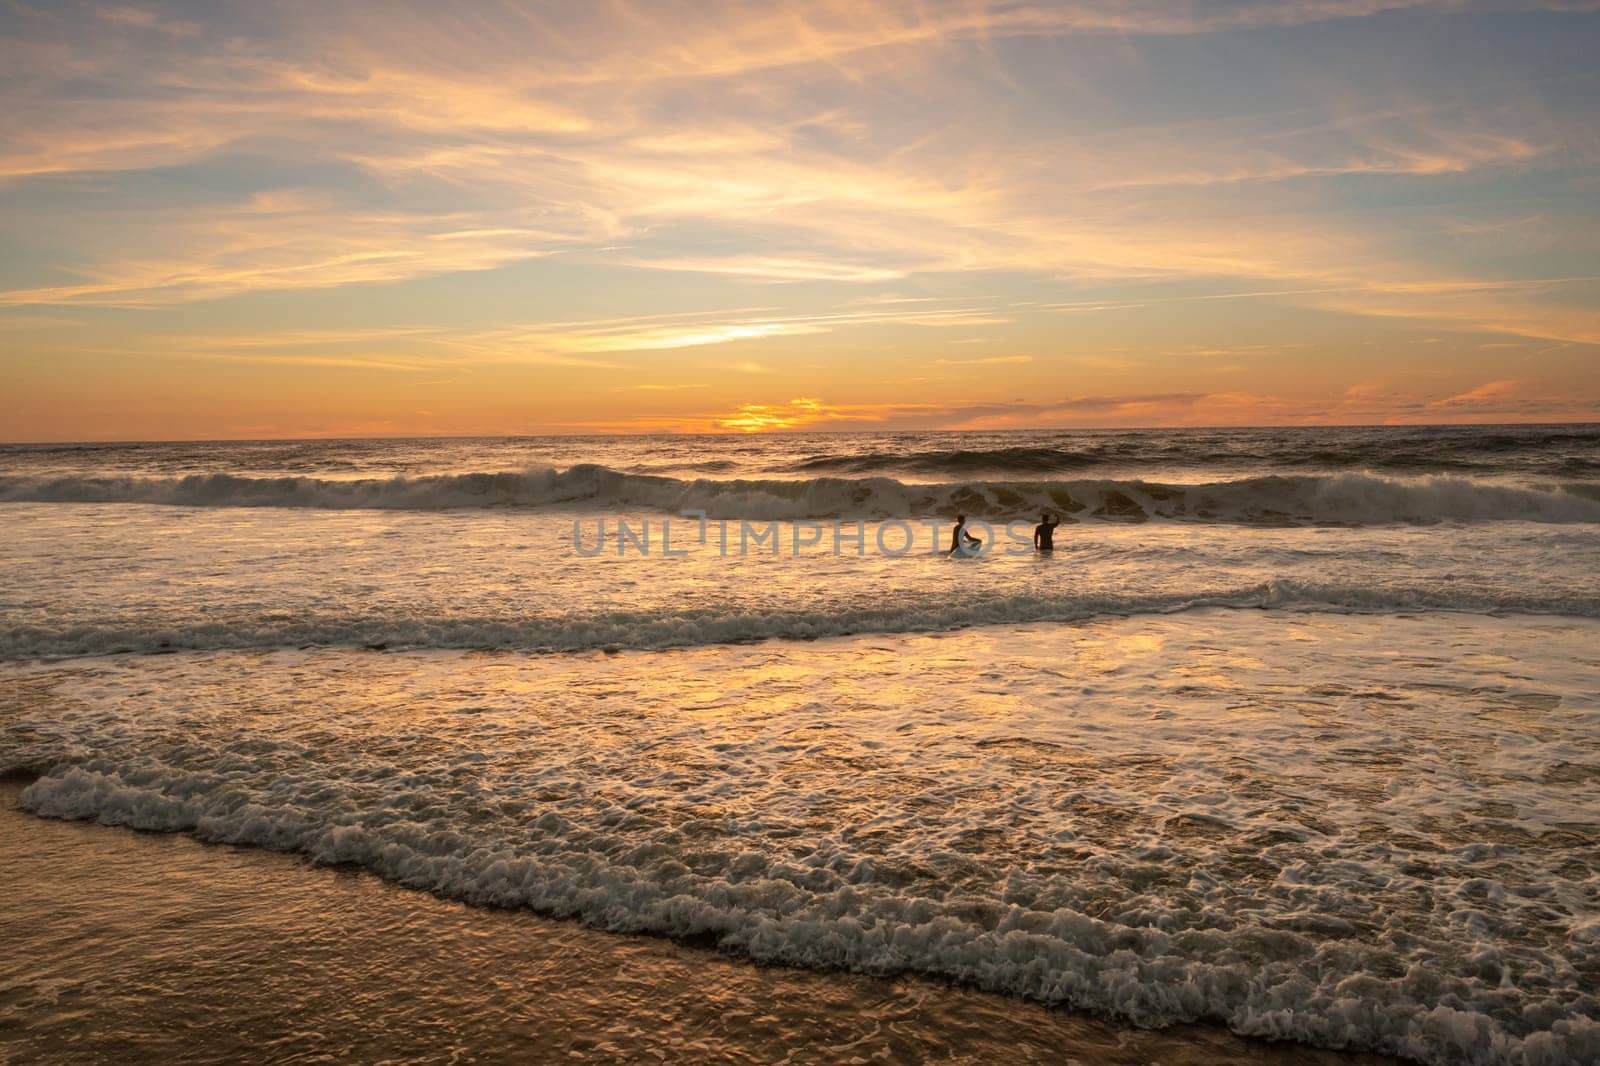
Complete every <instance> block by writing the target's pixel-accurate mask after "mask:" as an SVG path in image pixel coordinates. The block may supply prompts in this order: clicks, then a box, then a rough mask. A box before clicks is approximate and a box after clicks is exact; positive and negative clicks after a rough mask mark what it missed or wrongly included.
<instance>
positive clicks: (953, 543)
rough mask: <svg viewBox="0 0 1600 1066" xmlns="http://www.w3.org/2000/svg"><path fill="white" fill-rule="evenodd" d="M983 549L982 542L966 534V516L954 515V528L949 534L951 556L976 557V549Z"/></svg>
mask: <svg viewBox="0 0 1600 1066" xmlns="http://www.w3.org/2000/svg"><path fill="white" fill-rule="evenodd" d="M981 547H983V541H981V540H979V539H978V538H977V537H974V536H973V535H972V534H971V533H968V532H967V516H966V515H964V514H958V515H956V528H955V530H954V531H953V532H952V533H951V534H950V554H951V555H977V554H978V549H979V548H981Z"/></svg>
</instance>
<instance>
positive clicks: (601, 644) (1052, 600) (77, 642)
mask: <svg viewBox="0 0 1600 1066" xmlns="http://www.w3.org/2000/svg"><path fill="white" fill-rule="evenodd" d="M1213 607H1214V608H1233V609H1252V608H1270V609H1274V610H1287V611H1332V612H1346V613H1352V614H1385V613H1394V612H1404V611H1456V612H1462V613H1476V614H1542V615H1562V616H1567V617H1589V618H1600V598H1596V597H1594V596H1592V595H1584V594H1581V593H1549V592H1547V593H1537V592H1534V593H1524V594H1496V593H1489V592H1467V591H1462V590H1450V589H1439V588H1430V587H1427V586H1424V585H1418V586H1411V587H1406V586H1394V587H1387V588H1381V589H1380V588H1365V587H1360V586H1355V585H1344V584H1337V583H1329V584H1316V583H1311V582H1303V581H1290V580H1283V579H1279V580H1273V581H1267V582H1262V583H1259V584H1254V585H1242V586H1237V587H1231V588H1230V587H1218V588H1212V589H1201V590H1195V591H1185V592H1171V593H1153V594H1145V595H1118V594H1115V593H1089V594H1083V593H1076V594H1071V593H1069V594H1065V595H1057V596H995V597H987V598H980V599H976V600H970V601H967V600H963V601H959V602H953V601H950V600H945V599H938V600H928V601H923V602H911V603H906V602H900V603H896V604H894V605H892V606H884V607H878V608H862V607H856V608H846V609H842V610H832V611H828V610H783V609H773V610H750V609H743V610H730V609H728V608H726V607H715V606H710V607H705V608H690V609H676V610H672V609H669V610H657V611H646V610H639V611H609V612H599V613H595V614H585V615H554V616H551V615H545V616H540V615H521V616H517V615H503V616H494V615H454V616H450V615H446V616H431V617H429V616H416V615H410V616H394V615H383V614H307V615H299V616H295V615H288V614H282V613H275V614H269V615H265V616H259V617H253V618H241V619H230V620H227V621H198V620H193V619H182V620H174V621H172V622H170V623H162V622H160V621H150V622H140V623H132V622H129V621H127V620H107V621H105V622H101V623H94V622H90V623H84V622H73V623H69V624H65V625H60V626H51V625H16V624H13V625H9V626H0V660H5V659H34V658H57V657H70V656H84V655H107V654H121V653H146V654H148V653H159V652H172V651H218V650H238V649H251V648H286V647H355V648H377V649H406V648H444V649H457V650H515V651H527V652H545V653H549V652H578V651H596V650H604V651H620V650H654V649H661V648H674V647H687V646H694V645H704V644H732V643H742V642H749V641H759V640H772V639H785V640H815V639H819V638H823V637H838V636H849V635H851V634H858V633H920V632H942V631H945V630H951V629H962V628H967V627H971V626H986V625H1005V624H1009V623H1026V622H1076V621H1084V620H1087V619H1092V618H1101V617H1119V616H1129V615H1141V614H1170V613H1175V612H1179V611H1189V610H1197V609H1201V608H1213Z"/></svg>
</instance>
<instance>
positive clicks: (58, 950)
mask: <svg viewBox="0 0 1600 1066" xmlns="http://www.w3.org/2000/svg"><path fill="white" fill-rule="evenodd" d="M20 793H21V786H20V785H19V784H18V783H17V782H16V780H15V778H13V779H12V780H11V781H10V782H8V783H6V784H5V785H3V786H0V854H4V856H5V858H6V862H5V863H3V864H0V867H3V871H4V872H0V898H4V899H5V900H6V903H5V905H4V908H5V910H6V911H7V912H9V913H8V915H7V917H8V924H9V925H12V926H13V927H14V928H16V929H20V930H25V932H24V933H23V934H22V935H20V936H15V937H13V938H12V940H13V944H12V945H11V948H12V950H11V951H10V952H9V955H8V958H7V959H6V960H5V961H4V962H3V963H0V1059H6V1060H9V1059H12V1058H15V1059H17V1060H28V1061H66V1060H69V1059H70V1060H73V1061H84V1060H101V1059H109V1058H126V1057H130V1056H139V1057H145V1058H150V1059H156V1058H166V1059H182V1060H184V1061H219V1060H224V1059H233V1058H238V1057H240V1056H245V1055H250V1056H254V1057H258V1058H262V1059H268V1060H272V1061H309V1060H311V1059H314V1058H320V1057H323V1056H330V1055H339V1056H356V1057H360V1058H367V1059H373V1058H383V1057H405V1058H447V1057H452V1056H454V1057H457V1058H460V1059H463V1060H466V1061H507V1060H511V1059H520V1060H523V1061H528V1060H537V1061H555V1060H558V1059H559V1060H562V1061H573V1060H582V1059H585V1058H599V1057H605V1058H607V1059H613V1060H615V1059H619V1058H620V1059H627V1060H651V1061H678V1060H682V1059H687V1058H692V1059H693V1060H695V1061H699V1062H760V1061H777V1060H781V1059H785V1058H787V1059H788V1060H789V1061H817V1060H821V1059H838V1058H839V1057H841V1056H845V1057H859V1059H860V1060H861V1061H915V1060H919V1059H931V1058H940V1059H943V1060H945V1061H958V1062H959V1061H971V1062H979V1061H994V1060H995V1059H996V1057H997V1056H998V1057H1004V1058H1005V1059H1006V1060H1008V1061H1015V1062H1035V1061H1037V1062H1043V1061H1062V1060H1063V1059H1065V1060H1067V1061H1071V1060H1073V1059H1081V1060H1082V1061H1093V1062H1098V1063H1111V1064H1115V1063H1141V1062H1153V1061H1159V1062H1163V1063H1187V1064H1197V1066H1198V1064H1211V1063H1224V1062H1251V1063H1272V1064H1279V1063H1281V1064H1288V1063H1319V1064H1326V1066H1335V1064H1346V1066H1378V1064H1381V1063H1397V1062H1400V1061H1403V1060H1397V1059H1392V1058H1388V1057H1384V1056H1378V1055H1370V1054H1358V1053H1346V1052H1338V1051H1330V1050H1321V1049H1313V1048H1310V1047H1305V1046H1301V1045H1297V1044H1286V1043H1276V1042H1270V1043H1269V1042H1265V1041H1259V1040H1251V1039H1247V1038H1241V1037H1238V1036H1235V1035H1233V1034H1231V1033H1229V1032H1227V1031H1225V1030H1222V1029H1220V1028H1216V1027H1211V1026H1196V1025H1189V1026H1181V1027H1176V1028H1172V1029H1164V1030H1141V1029H1137V1028H1134V1027H1132V1026H1129V1025H1123V1024H1119V1023H1115V1022H1110V1021H1104V1020H1101V1019H1098V1018H1095V1017H1092V1016H1088V1015H1082V1014H1077V1013H1069V1012H1064V1011H1060V1010H1055V1009H1051V1008H1047V1007H1043V1006H1041V1005H1038V1004H1034V1003H1029V1002H1025V1001H1022V1000H1013V999H1008V998H1006V997H1003V996H998V995H993V994H989V993H983V992H976V991H972V990H969V989H964V988H960V987H957V986H953V985H947V984H944V983H940V982H936V981H932V980H928V979H925V978H920V977H914V976H910V975H903V976H900V977H895V978H877V977H867V976H862V975H857V974H847V973H837V972H835V973H822V972H812V971H807V970H791V969H787V968H782V967H767V966H759V965H757V964H755V963H752V962H749V961H746V960H742V959H738V958H734V957H730V956H725V955H722V954H719V953H717V952H715V951H713V950H709V949H707V948H703V947H694V946H690V945H686V944H682V943H679V942H676V941H673V940H668V939H664V938H655V937H632V936H618V935H614V934H609V933H603V932H598V931H595V930H591V929H588V928H585V927H584V926H582V925H580V924H578V923H577V922H574V921H560V920H554V919H549V918H543V917H540V916H538V915H536V914H533V913H531V912H529V911H524V910H495V909H486V908H481V907H472V906H468V905H465V904H461V903H456V902H453V901H448V900H443V899H439V898H437V897H435V896H432V895H429V894H427V893H423V892H417V891H413V890H408V889H404V888H400V887H398V886H395V885H392V884H389V883H387V882H385V881H383V880H381V879H380V878H378V877H376V876H374V875H372V874H371V873H368V872H366V871H362V870H358V869H352V868H344V867H319V866H314V865H312V864H311V863H309V862H308V861H306V860H304V859H303V858H300V857H297V856H294V855H289V854H284V853H279V852H273V851H268V850H264V849H258V848H248V847H238V846H231V845H211V844H203V843H201V842H199V841H196V840H194V839H192V838H191V837H189V836H187V835H186V834H164V833H144V832H130V831H128V830H125V829H120V828H113V827H106V826H100V825H95V824H91V823H79V822H61V821H54V820H50V819H45V818H39V817H36V816H34V815H32V814H29V813H28V812H26V811H24V810H22V809H21V808H20V807H19V805H18V797H19V795H20ZM846 1052H848V1055H846Z"/></svg>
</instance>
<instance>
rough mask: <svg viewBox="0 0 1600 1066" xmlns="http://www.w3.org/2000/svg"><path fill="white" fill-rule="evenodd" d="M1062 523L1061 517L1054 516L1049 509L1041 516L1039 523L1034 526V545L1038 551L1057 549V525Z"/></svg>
mask: <svg viewBox="0 0 1600 1066" xmlns="http://www.w3.org/2000/svg"><path fill="white" fill-rule="evenodd" d="M1060 524H1061V519H1059V518H1055V517H1052V516H1051V514H1050V512H1049V511H1046V512H1045V513H1044V514H1042V515H1040V516H1039V524H1038V525H1036V526H1034V527H1033V547H1034V549H1035V550H1036V551H1042V552H1050V551H1055V550H1056V539H1055V538H1056V527H1057V526H1059V525H1060Z"/></svg>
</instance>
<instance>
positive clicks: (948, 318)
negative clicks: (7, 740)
mask: <svg viewBox="0 0 1600 1066" xmlns="http://www.w3.org/2000/svg"><path fill="white" fill-rule="evenodd" d="M1597 55H1600V0H1597V2H1589V0H1562V2H1550V3H1538V2H1527V3H1471V2H1452V3H1436V2H1420V0H1418V2H1409V0H1273V2H1261V3H1254V2H1242V3H1223V2H1193V3H1184V2H1181V0H1165V2H1137V0H1135V2H1127V3H1076V2H1068V0H1063V2H1059V3H1032V2H1026V0H997V2H977V0H974V2H955V0H951V2H944V0H920V2H888V0H881V2H880V0H851V2H847V3H780V2H770V3H757V2H749V3H723V2H719V0H696V2H689V3H678V2H675V0H649V2H637V3H636V2H632V0H584V2H569V0H553V2H546V3H533V2H524V3H510V2H470V0H465V2H462V3H456V4H450V5H443V4H436V3H432V2H426V3H407V2H403V0H388V2H384V3H371V4H368V3H360V2H353V3H337V4H333V3H328V2H326V0H319V2H316V3H300V2H294V0H289V2H283V3H259V2H250V3H229V2H223V0H218V2H204V3H142V2H134V3H127V4H92V3H72V2H59V3H42V2H21V0H0V249H3V254H0V380H3V382H4V384H3V387H0V394H3V396H4V403H3V405H0V439H4V440H10V441H28V440H41V441H43V440H119V439H142V440H149V439H191V438H199V439H221V438H281V437H305V436H309V437H321V436H387V435H435V434H438V435H444V434H485V435H488V434H538V433H610V432H658V431H673V432H680V431H688V432H718V431H727V432H750V431H760V430H780V429H811V430H816V429H841V430H850V429H877V430H885V429H900V428H906V429H910V428H934V427H940V428H984V429H994V428H1006V427H1015V428H1028V427H1096V426H1107V427H1110V426H1185V425H1207V426H1220V425H1268V424H1318V423H1337V424H1367V423H1384V422H1412V423H1447V422H1530V421H1531V422H1537V421H1592V420H1600V64H1597V63H1596V61H1595V57H1596V56H1597Z"/></svg>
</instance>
